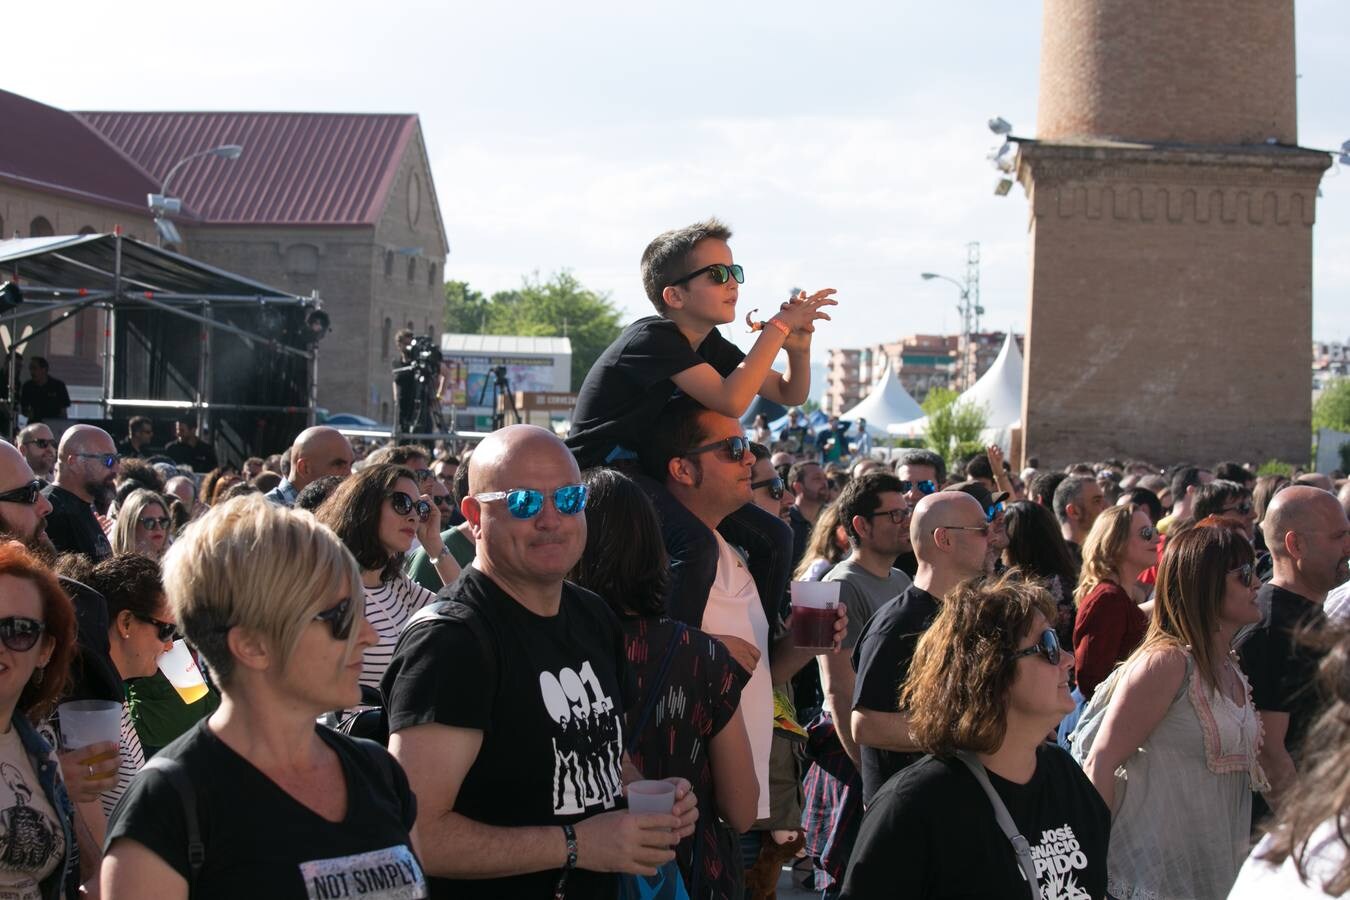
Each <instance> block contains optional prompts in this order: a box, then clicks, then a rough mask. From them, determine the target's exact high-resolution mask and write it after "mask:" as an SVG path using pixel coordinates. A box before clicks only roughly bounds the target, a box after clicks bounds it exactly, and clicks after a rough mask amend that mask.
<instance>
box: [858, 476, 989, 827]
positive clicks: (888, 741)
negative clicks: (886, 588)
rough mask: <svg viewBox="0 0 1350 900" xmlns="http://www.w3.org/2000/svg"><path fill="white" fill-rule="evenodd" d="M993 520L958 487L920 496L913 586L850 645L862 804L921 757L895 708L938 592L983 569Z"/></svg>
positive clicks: (914, 523) (914, 524)
mask: <svg viewBox="0 0 1350 900" xmlns="http://www.w3.org/2000/svg"><path fill="white" fill-rule="evenodd" d="M989 532H990V525H989V522H988V520H987V518H986V516H985V512H984V508H983V507H982V506H980V502H979V501H978V500H976V499H975V498H974V497H972V496H971V495H969V494H967V493H963V492H961V491H941V492H939V493H936V494H929V495H927V496H926V497H924V498H923V499H922V500H920V501H919V504H918V505H917V506H916V507H914V512H913V514H912V515H911V516H910V522H909V539H910V542H911V543H912V544H913V545H914V554H915V556H916V557H917V558H918V569H917V570H916V571H915V573H914V583H913V584H912V585H910V586H909V587H908V588H906V589H905V591H904V593H902V594H901V595H900V596H898V597H896V598H895V599H894V600H891V601H889V602H888V603H886V604H885V605H884V606H882V607H881V608H880V609H878V610H877V612H876V614H875V615H873V616H872V618H871V619H870V620H868V622H867V625H866V626H865V627H864V628H863V630H862V634H861V635H859V637H858V644H857V646H856V647H854V649H853V668H854V669H855V670H856V671H857V673H858V675H857V679H856V682H855V686H854V690H853V738H854V740H855V741H856V742H857V744H858V747H859V749H860V755H861V756H862V777H863V803H864V804H866V803H871V802H872V796H873V795H874V794H875V793H876V792H877V789H878V788H880V787H881V786H882V785H883V784H885V783H886V779H888V778H890V777H891V776H892V775H894V774H895V773H896V772H899V771H900V770H901V769H903V768H905V766H908V765H909V764H910V763H913V762H915V761H916V760H918V759H920V758H921V757H922V756H923V751H922V750H920V749H919V748H918V746H917V745H916V744H915V743H914V742H913V740H912V739H911V738H910V735H909V720H908V718H907V717H906V716H905V714H904V713H903V712H901V711H900V710H899V709H898V707H897V698H898V697H899V694H900V685H901V684H902V683H903V682H904V680H905V678H906V677H907V676H908V675H909V665H910V661H911V660H912V659H913V658H914V650H915V648H916V647H917V646H918V643H919V638H920V636H922V634H923V632H924V631H926V630H927V629H928V626H929V625H931V624H932V622H933V619H934V618H936V617H937V614H938V610H939V608H940V607H941V605H942V597H943V595H944V594H946V593H947V592H948V591H950V590H951V589H952V588H954V587H955V586H956V585H957V584H959V583H961V582H962V581H964V580H966V579H967V578H974V577H976V576H979V575H983V574H984V563H985V554H986V553H988V551H989Z"/></svg>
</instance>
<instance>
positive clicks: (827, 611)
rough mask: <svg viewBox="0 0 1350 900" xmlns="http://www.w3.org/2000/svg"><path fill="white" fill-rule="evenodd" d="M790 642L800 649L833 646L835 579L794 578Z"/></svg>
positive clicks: (837, 592)
mask: <svg viewBox="0 0 1350 900" xmlns="http://www.w3.org/2000/svg"><path fill="white" fill-rule="evenodd" d="M789 589H790V590H791V592H792V643H793V644H794V645H795V646H796V647H799V648H800V649H802V650H831V649H833V648H834V623H835V620H836V619H837V618H838V616H839V613H838V612H837V610H836V607H838V606H839V582H837V581H794V582H792V584H791V586H790V588H789Z"/></svg>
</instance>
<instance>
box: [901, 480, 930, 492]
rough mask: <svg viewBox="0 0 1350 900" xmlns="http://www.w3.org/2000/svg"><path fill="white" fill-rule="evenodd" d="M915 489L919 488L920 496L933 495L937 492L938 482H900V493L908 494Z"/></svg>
mask: <svg viewBox="0 0 1350 900" xmlns="http://www.w3.org/2000/svg"><path fill="white" fill-rule="evenodd" d="M915 487H918V489H919V493H920V494H931V493H933V492H934V491H936V490H937V482H935V481H930V480H929V479H924V480H923V481H902V482H900V493H902V494H908V493H909V492H910V491H911V490H913V489H914V488H915Z"/></svg>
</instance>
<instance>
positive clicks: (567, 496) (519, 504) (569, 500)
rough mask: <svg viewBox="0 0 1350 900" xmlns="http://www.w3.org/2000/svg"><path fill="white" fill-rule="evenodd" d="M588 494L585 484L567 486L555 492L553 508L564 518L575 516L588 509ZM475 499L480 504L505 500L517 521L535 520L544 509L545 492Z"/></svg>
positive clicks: (517, 492) (504, 493)
mask: <svg viewBox="0 0 1350 900" xmlns="http://www.w3.org/2000/svg"><path fill="white" fill-rule="evenodd" d="M586 494H587V490H586V485H584V484H565V485H563V486H562V487H560V488H558V489H557V490H555V491H554V492H553V494H552V497H553V508H554V509H556V510H557V511H558V512H560V513H562V514H563V515H564V516H575V515H577V514H578V513H581V512H582V511H584V510H585V509H586ZM474 499H475V500H477V501H478V502H479V503H489V502H491V501H493V500H505V501H506V509H507V511H508V512H510V513H511V515H512V517H513V518H517V519H533V518H534V517H535V516H537V515H539V513H540V512H541V511H542V510H543V509H544V492H543V491H536V490H534V489H533V488H514V489H512V490H509V491H492V492H490V493H487V494H474Z"/></svg>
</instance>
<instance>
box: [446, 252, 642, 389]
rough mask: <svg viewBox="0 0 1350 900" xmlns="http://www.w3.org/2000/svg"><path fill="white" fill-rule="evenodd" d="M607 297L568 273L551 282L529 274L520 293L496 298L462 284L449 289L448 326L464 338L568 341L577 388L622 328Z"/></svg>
mask: <svg viewBox="0 0 1350 900" xmlns="http://www.w3.org/2000/svg"><path fill="white" fill-rule="evenodd" d="M619 322H620V314H619V310H618V308H617V307H615V306H614V304H613V303H612V302H610V299H609V295H608V294H598V293H596V292H595V291H592V290H590V289H588V288H587V287H586V286H585V285H583V284H582V283H581V282H579V281H577V279H576V278H575V277H574V276H573V275H572V273H571V272H568V271H566V270H563V271H561V272H556V273H554V274H553V275H552V276H550V277H549V278H547V279H542V278H540V276H539V273H538V272H535V273H533V274H532V275H527V276H526V277H525V278H524V279H522V281H521V285H520V287H519V288H518V289H517V290H513V291H498V292H497V293H495V294H493V295H492V297H491V298H489V299H485V298H484V297H483V295H482V294H480V293H479V292H477V291H474V290H471V289H470V288H469V286H468V285H467V284H465V283H464V282H462V281H451V282H448V283H447V284H446V286H445V327H446V330H447V331H450V332H458V333H463V334H518V335H526V336H533V337H566V338H568V339H570V340H571V342H572V389H573V390H576V389H577V388H579V387H581V382H582V381H583V380H585V378H586V373H587V372H589V371H590V369H591V366H593V365H595V361H596V359H597V358H598V357H599V356H600V354H601V353H602V352H604V349H605V348H606V347H608V346H609V345H610V344H611V343H612V342H613V341H614V339H615V338H617V337H618V336H619V332H620V331H621V330H622V327H621V326H620V324H619Z"/></svg>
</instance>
